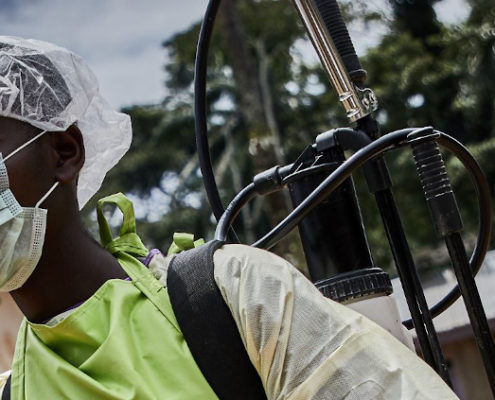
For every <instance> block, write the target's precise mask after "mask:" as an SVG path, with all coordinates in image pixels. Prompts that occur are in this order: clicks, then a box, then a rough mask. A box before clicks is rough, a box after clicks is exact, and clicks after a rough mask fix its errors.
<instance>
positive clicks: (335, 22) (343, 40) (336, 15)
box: [313, 0, 366, 83]
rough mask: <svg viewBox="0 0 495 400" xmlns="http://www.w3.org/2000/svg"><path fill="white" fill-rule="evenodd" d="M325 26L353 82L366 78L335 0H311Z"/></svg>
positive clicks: (362, 80) (359, 81)
mask: <svg viewBox="0 0 495 400" xmlns="http://www.w3.org/2000/svg"><path fill="white" fill-rule="evenodd" d="M313 1H314V3H315V5H316V8H317V9H318V11H319V13H320V15H321V17H322V19H323V22H324V23H325V26H326V28H327V30H328V32H329V33H330V37H331V38H332V40H333V42H334V44H335V47H336V48H337V51H338V52H339V55H340V58H341V59H342V61H343V62H344V65H345V67H346V69H347V73H348V74H349V77H350V78H351V80H352V81H353V82H354V83H361V82H364V81H365V80H366V71H365V70H364V69H363V67H362V66H361V62H360V61H359V58H358V56H357V54H356V50H355V49H354V45H353V44H352V41H351V37H350V36H349V32H348V30H347V27H346V25H345V22H344V18H343V17H342V13H341V12H340V8H339V5H338V4H337V1H336V0H313Z"/></svg>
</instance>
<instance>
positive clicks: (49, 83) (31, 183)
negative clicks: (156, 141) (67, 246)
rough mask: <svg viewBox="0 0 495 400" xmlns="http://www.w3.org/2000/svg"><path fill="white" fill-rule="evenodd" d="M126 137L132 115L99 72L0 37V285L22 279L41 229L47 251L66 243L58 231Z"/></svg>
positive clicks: (38, 45)
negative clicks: (107, 92)
mask: <svg viewBox="0 0 495 400" xmlns="http://www.w3.org/2000/svg"><path fill="white" fill-rule="evenodd" d="M131 137H132V132H131V124H130V118H129V117H128V116H127V115H124V114H121V113H118V112H115V111H113V110H112V109H111V108H110V107H109V106H108V104H107V103H106V102H105V101H104V100H103V99H102V98H101V97H100V94H99V91H98V83H97V81H96V77H95V76H94V74H93V73H92V72H91V70H90V69H89V67H88V66H87V65H86V64H85V62H84V61H83V60H82V59H81V58H80V57H79V56H77V55H75V54H73V53H71V52H69V51H68V50H66V49H63V48H60V47H57V46H54V45H52V44H49V43H44V42H40V41H35V40H25V39H20V38H14V37H5V36H0V153H1V156H2V157H1V159H0V228H1V231H0V252H1V253H2V255H1V258H0V291H12V290H16V289H17V288H19V287H20V286H22V285H23V284H24V283H25V282H26V280H27V279H28V278H29V276H30V275H31V273H32V272H33V270H34V268H35V267H36V265H37V264H38V261H39V260H40V257H41V252H42V248H43V243H44V242H45V243H46V241H45V232H46V238H47V239H50V238H51V239H52V240H51V242H53V243H56V245H57V246H58V247H57V246H55V247H53V246H51V248H52V250H54V251H55V252H56V251H57V248H59V247H60V246H63V243H61V240H62V242H63V240H67V239H64V238H61V237H60V235H61V232H63V231H64V228H67V227H69V226H70V224H71V223H72V222H74V223H80V217H79V216H78V208H82V207H83V206H84V204H86V202H87V201H88V200H89V198H91V197H92V196H93V195H94V194H95V193H96V191H97V190H98V189H99V187H100V185H101V183H102V181H103V178H104V176H105V174H106V173H107V172H108V170H109V169H110V168H112V167H113V166H114V165H115V164H116V163H117V162H118V160H119V159H120V158H121V157H122V156H123V155H124V154H125V152H126V151H127V150H128V148H129V146H130V142H131ZM46 210H48V224H47V222H46V215H47V211H46ZM77 220H79V221H77ZM57 233H58V236H57ZM45 247H46V246H45ZM51 253H53V251H52V252H51Z"/></svg>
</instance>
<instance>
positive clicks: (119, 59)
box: [0, 0, 468, 108]
mask: <svg viewBox="0 0 495 400" xmlns="http://www.w3.org/2000/svg"><path fill="white" fill-rule="evenodd" d="M287 1H290V0H287ZM370 1H371V0H370ZM382 2H383V0H375V1H374V3H376V4H383V3H382ZM206 4H207V0H181V1H178V0H139V1H137V0H0V27H1V29H0V33H1V34H2V35H14V36H21V37H25V38H35V39H39V40H45V41H49V42H52V43H55V44H58V45H60V46H63V47H67V48H69V49H71V50H72V51H74V52H76V53H78V54H80V55H81V56H82V57H83V58H84V59H85V60H86V61H87V62H88V63H89V65H90V66H91V68H92V69H93V70H94V72H95V74H96V75H97V77H98V78H99V81H100V87H101V92H102V94H103V96H104V97H105V98H106V99H107V100H108V101H109V102H110V104H112V105H113V106H114V107H116V108H120V107H122V106H126V105H131V104H149V103H157V102H159V101H160V100H161V99H163V97H164V95H165V89H164V86H163V81H164V79H165V76H164V72H163V65H164V64H165V63H166V56H165V52H164V51H163V49H162V48H161V43H162V42H163V41H164V40H165V39H167V38H169V37H170V36H171V35H173V34H174V33H176V32H179V31H181V30H184V29H187V28H188V27H189V26H190V25H191V24H192V23H194V22H195V21H198V20H199V19H200V18H201V17H202V15H203V14H204V10H205V8H206ZM380 7H382V8H383V6H380ZM467 10H468V9H467V7H466V6H465V5H464V2H463V0H443V1H442V2H440V3H439V5H438V12H439V16H440V18H441V19H442V20H443V21H445V22H449V23H455V22H457V21H459V20H460V19H462V18H464V17H465V15H466V13H467ZM351 35H352V36H353V39H354V40H355V42H356V47H357V49H358V51H360V52H363V51H364V50H365V48H366V46H368V45H370V44H372V43H373V41H376V37H373V36H370V35H369V33H367V34H365V33H364V32H360V31H359V29H354V32H352V31H351ZM311 52H312V50H311V51H310V53H311ZM310 55H311V54H310Z"/></svg>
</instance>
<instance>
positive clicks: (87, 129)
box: [0, 36, 132, 208]
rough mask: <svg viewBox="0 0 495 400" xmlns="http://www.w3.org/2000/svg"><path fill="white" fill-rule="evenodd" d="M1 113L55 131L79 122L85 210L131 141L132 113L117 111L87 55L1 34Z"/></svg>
mask: <svg viewBox="0 0 495 400" xmlns="http://www.w3.org/2000/svg"><path fill="white" fill-rule="evenodd" d="M0 116H3V117H8V118H14V119H17V120H21V121H24V122H27V123H29V124H31V125H33V126H35V127H37V128H39V129H41V130H47V131H50V132H53V131H65V130H66V129H67V128H68V127H69V126H71V125H72V124H74V123H76V122H77V126H78V127H79V129H80V130H81V133H82V135H83V139H84V147H85V151H86V161H85V163H84V166H83V168H82V170H81V172H80V175H79V180H78V187H77V196H78V201H79V207H80V208H82V207H83V206H84V205H85V204H86V202H87V201H88V200H89V199H90V198H91V197H92V196H93V195H94V194H95V193H96V192H97V191H98V189H99V188H100V186H101V183H102V182H103V179H104V177H105V175H106V173H107V172H108V171H109V170H110V169H111V168H112V167H113V166H114V165H115V164H117V162H118V161H119V160H120V159H121V158H122V156H123V155H124V154H125V153H126V152H127V150H128V149H129V146H130V144H131V140H132V127H131V121H130V118H129V116H127V115H125V114H122V113H119V112H116V111H114V110H112V109H111V108H110V106H109V105H108V103H107V102H106V101H105V100H104V99H103V98H102V97H101V96H100V94H99V91H98V82H97V80H96V77H95V75H94V74H93V72H92V71H91V70H90V69H89V67H88V66H87V65H86V63H85V62H84V61H83V60H82V58H81V57H79V56H78V55H76V54H74V53H72V52H70V51H69V50H66V49H64V48H62V47H58V46H55V45H53V44H50V43H45V42H41V41H37V40H32V39H29V40H26V39H21V38H17V37H10V36H0Z"/></svg>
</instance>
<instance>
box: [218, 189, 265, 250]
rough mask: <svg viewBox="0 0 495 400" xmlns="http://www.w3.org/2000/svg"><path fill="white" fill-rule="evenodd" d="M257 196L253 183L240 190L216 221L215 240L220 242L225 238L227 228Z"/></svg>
mask: <svg viewBox="0 0 495 400" xmlns="http://www.w3.org/2000/svg"><path fill="white" fill-rule="evenodd" d="M257 195H258V191H257V190H256V186H255V184H254V183H250V184H249V185H248V186H246V187H245V188H244V189H242V190H241V191H240V192H239V193H238V194H237V196H235V197H234V200H232V201H231V202H230V204H229V205H228V206H227V209H226V210H225V213H224V214H223V215H222V217H221V218H220V221H218V225H217V229H216V230H215V240H220V241H222V242H224V241H225V239H226V238H227V234H228V232H229V228H230V226H231V225H232V223H233V222H234V219H235V218H236V217H237V215H238V214H239V212H240V211H241V210H242V207H244V206H245V205H246V204H247V203H248V202H249V201H250V200H252V199H253V198H255V197H256V196H257Z"/></svg>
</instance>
